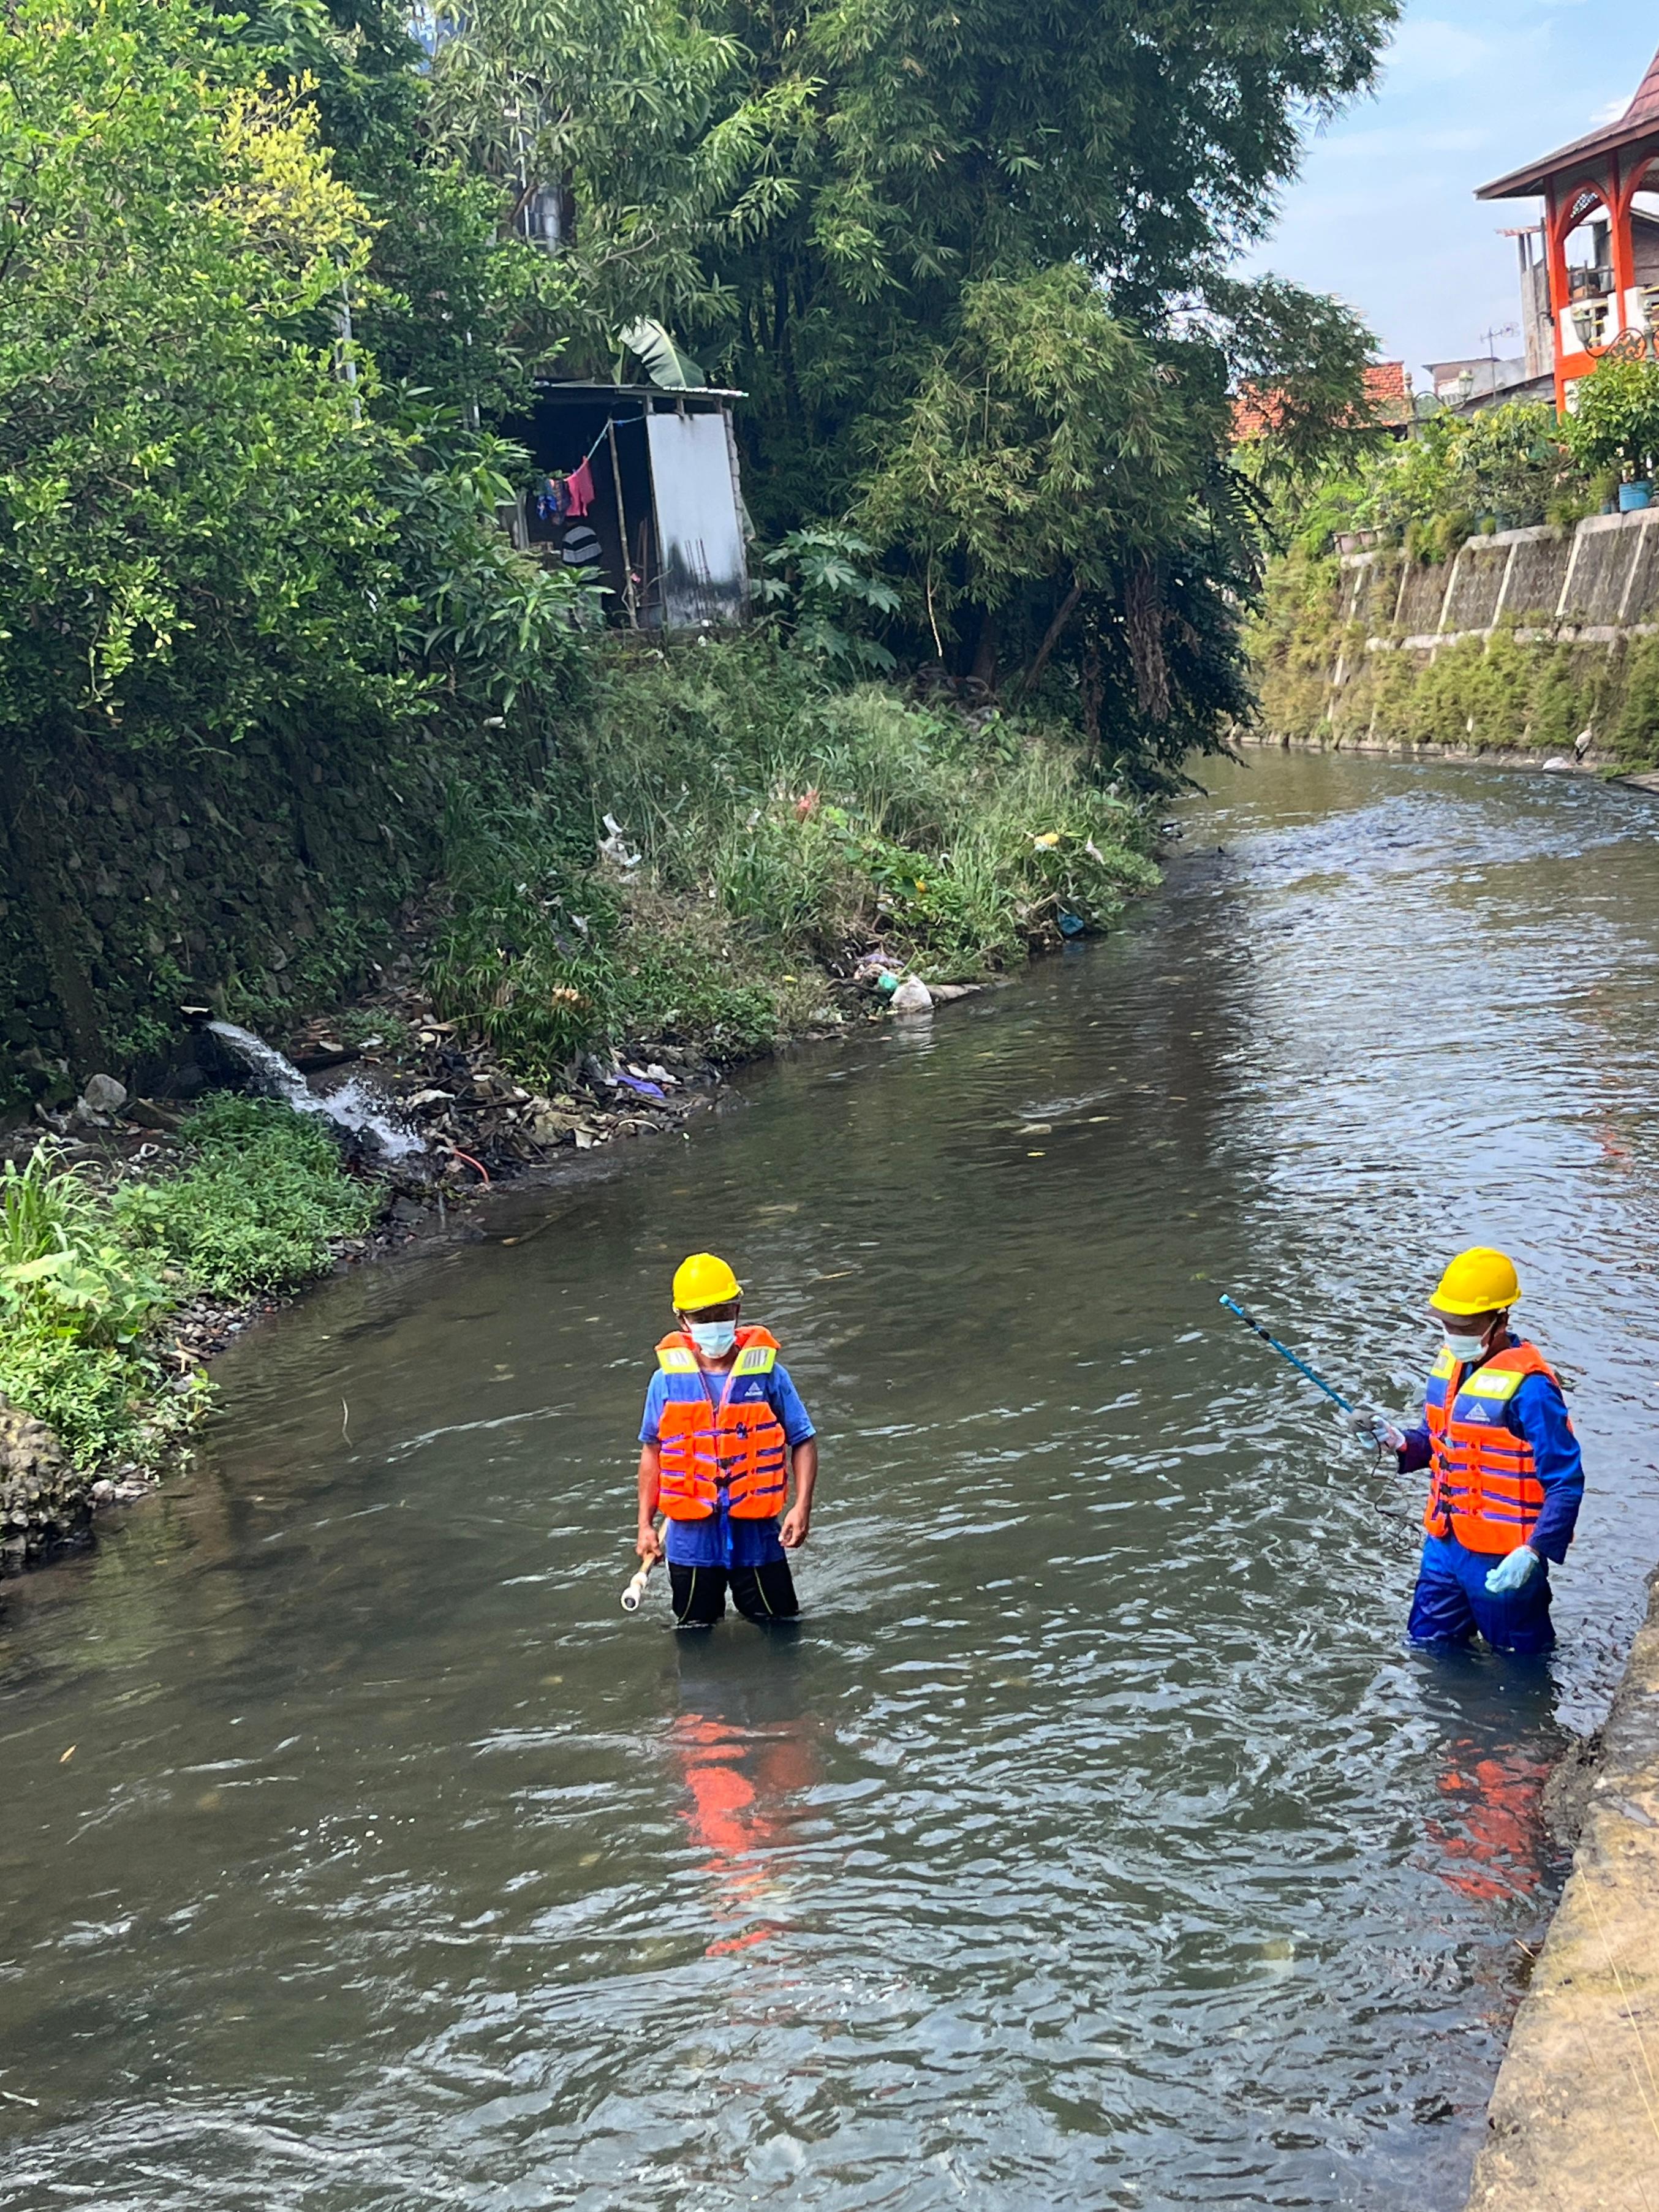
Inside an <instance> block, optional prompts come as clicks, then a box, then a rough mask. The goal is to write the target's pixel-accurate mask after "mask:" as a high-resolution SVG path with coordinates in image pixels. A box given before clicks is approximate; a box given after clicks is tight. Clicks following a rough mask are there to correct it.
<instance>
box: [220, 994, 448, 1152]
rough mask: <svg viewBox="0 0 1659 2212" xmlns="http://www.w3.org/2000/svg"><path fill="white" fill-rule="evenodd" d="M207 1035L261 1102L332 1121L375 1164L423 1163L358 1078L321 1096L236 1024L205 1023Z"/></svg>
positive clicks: (418, 1144) (411, 1140)
mask: <svg viewBox="0 0 1659 2212" xmlns="http://www.w3.org/2000/svg"><path fill="white" fill-rule="evenodd" d="M204 1028H205V1030H206V1031H207V1033H208V1035H209V1036H211V1037H214V1038H215V1039H216V1040H217V1042H218V1045H219V1048H220V1049H221V1051H222V1053H223V1054H224V1055H225V1057H226V1058H227V1059H228V1060H230V1061H231V1062H233V1063H234V1066H235V1067H236V1068H237V1070H238V1072H239V1073H240V1074H241V1075H242V1077H243V1078H244V1079H245V1080H246V1083H247V1085H248V1087H249V1089H250V1090H252V1091H257V1092H258V1095H259V1097H262V1098H274V1099H276V1100H278V1101H279V1102H280V1103H282V1104H283V1105H284V1106H291V1107H292V1108H293V1109H294V1110H295V1113H296V1114H319V1115H321V1116H322V1117H323V1119H324V1120H325V1121H330V1122H331V1123H332V1124H333V1125H334V1127H335V1128H336V1129H337V1131H338V1132H339V1133H340V1134H341V1136H342V1137H343V1139H345V1140H346V1143H347V1146H348V1149H349V1150H354V1151H357V1152H367V1153H368V1154H369V1155H370V1156H371V1157H372V1158H374V1160H375V1161H376V1162H377V1163H378V1164H381V1165H384V1166H386V1167H395V1166H400V1165H403V1164H405V1163H407V1162H409V1161H411V1160H416V1159H423V1158H425V1157H426V1146H425V1145H424V1144H423V1143H422V1140H421V1139H420V1138H419V1137H417V1136H416V1134H415V1132H414V1131H413V1130H412V1129H409V1128H405V1127H404V1126H403V1124H402V1123H401V1122H399V1121H395V1120H394V1119H393V1118H392V1114H391V1111H390V1109H388V1106H387V1103H386V1100H385V1099H384V1098H383V1097H381V1096H380V1093H379V1092H378V1091H375V1090H374V1088H373V1086H372V1085H369V1084H368V1083H365V1082H364V1081H363V1079H362V1077H361V1076H356V1075H354V1076H352V1077H350V1078H349V1079H348V1080H347V1081H346V1082H344V1083H343V1084H341V1085H340V1086H339V1088H338V1089H337V1090H335V1091H328V1092H326V1093H324V1094H321V1095H319V1093H318V1092H316V1091H313V1089H312V1088H311V1085H309V1084H308V1083H307V1081H306V1079H305V1078H304V1076H303V1075H301V1073H300V1071H299V1069H298V1068H297V1067H295V1065H294V1062H293V1061H292V1060H285V1059H284V1058H283V1054H281V1053H280V1052H278V1051H277V1050H276V1047H275V1046H274V1045H269V1044H267V1043H266V1042H265V1041H264V1038H263V1037H259V1036H254V1034H253V1032H252V1030H245V1029H242V1028H240V1027H239V1025H238V1024H236V1023H235V1022H208V1023H205V1024H204Z"/></svg>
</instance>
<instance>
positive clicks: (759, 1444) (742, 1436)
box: [657, 1328, 789, 1521]
mask: <svg viewBox="0 0 1659 2212" xmlns="http://www.w3.org/2000/svg"><path fill="white" fill-rule="evenodd" d="M777 1357H778V1340H777V1339H776V1337H775V1336H773V1335H771V1334H769V1332H768V1331H767V1330H765V1329H763V1328H740V1329H739V1330H738V1356H737V1358H735V1359H734V1360H733V1361H732V1364H731V1366H730V1367H729V1368H727V1369H726V1370H725V1371H724V1372H723V1373H722V1372H721V1371H720V1370H719V1369H715V1368H704V1367H700V1366H699V1365H698V1364H697V1355H696V1352H695V1351H694V1350H693V1349H692V1346H691V1342H690V1338H688V1337H684V1336H682V1335H680V1334H678V1331H677V1332H676V1333H675V1334H673V1335H672V1336H665V1337H664V1339H663V1340H662V1342H661V1343H660V1344H659V1346H657V1364H658V1366H659V1367H660V1368H661V1370H662V1371H663V1374H664V1375H665V1376H666V1377H667V1384H668V1389H667V1395H666V1397H665V1401H664V1404H663V1409H662V1415H661V1418H660V1419H659V1422H658V1424H657V1443H658V1449H659V1455H660V1464H661V1473H662V1484H661V1488H660V1491H659V1502H660V1504H661V1506H662V1510H663V1511H664V1512H665V1514H666V1515H667V1516H668V1518H669V1519H670V1520H671V1521H706V1520H708V1517H709V1516H710V1515H711V1514H712V1513H713V1512H714V1510H715V1508H716V1506H717V1505H718V1504H719V1503H720V1492H722V1490H723V1491H724V1492H725V1493H726V1510H727V1512H729V1513H730V1514H731V1516H732V1519H733V1520H734V1521H770V1520H771V1519H772V1518H773V1517H774V1516H775V1515H777V1514H779V1513H781V1512H782V1510H783V1508H784V1501H785V1498H786V1495H787V1490H788V1471H789V1443H788V1439H787V1437H786V1436H785V1435H784V1432H783V1424H782V1422H781V1421H780V1420H779V1419H778V1417H777V1415H776V1414H775V1413H774V1412H773V1411H772V1407H771V1403H770V1401H769V1399H768V1397H767V1395H766V1383H767V1377H768V1376H769V1375H770V1374H771V1372H772V1370H773V1368H774V1366H775V1364H776V1363H777Z"/></svg>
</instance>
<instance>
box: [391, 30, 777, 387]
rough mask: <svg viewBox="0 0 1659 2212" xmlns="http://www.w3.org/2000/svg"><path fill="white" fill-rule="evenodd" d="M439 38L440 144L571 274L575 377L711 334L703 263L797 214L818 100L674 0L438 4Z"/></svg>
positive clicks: (709, 275) (716, 294)
mask: <svg viewBox="0 0 1659 2212" xmlns="http://www.w3.org/2000/svg"><path fill="white" fill-rule="evenodd" d="M433 21H434V33H435V52H434V58H433V63H432V74H431V99H430V106H429V110H428V129H429V131H430V133H431V136H432V139H433V142H434V143H435V145H436V146H437V147H439V148H440V149H443V150H445V151H447V152H449V153H451V154H453V155H457V156H459V157H461V158H463V159H465V161H467V162H468V163H469V164H470V165H471V167H473V169H474V170H475V171H476V172H477V173H479V174H481V175H482V176H483V177H484V178H486V179H489V184H490V185H491V186H492V188H493V190H494V191H495V195H496V199H497V211H498V220H499V223H500V227H501V231H502V233H503V234H505V235H506V236H508V237H525V238H530V239H534V240H538V241H539V243H540V245H541V246H542V247H543V248H544V258H547V259H549V260H550V262H551V263H552V264H553V265H554V266H555V267H556V268H557V269H558V270H559V271H560V272H561V280H560V281H561V282H562V285H563V288H564V289H563V305H564V311H565V329H566V333H567V336H568V337H569V339H570V340H571V341H572V342H573V343H574V347H575V353H574V356H573V360H574V363H575V365H576V366H577V367H578V368H582V369H585V370H586V372H587V373H589V374H592V373H595V372H596V371H597V372H598V373H600V374H605V373H608V372H609V370H610V368H611V367H613V366H616V365H617V341H618V333H619V331H621V330H622V329H623V328H624V327H625V326H626V325H629V324H631V323H633V322H635V320H637V319H639V318H641V317H647V316H648V317H660V318H661V319H664V320H665V321H666V322H669V323H671V324H672V323H676V322H679V321H683V320H684V319H685V318H686V317H687V316H689V315H694V314H697V313H701V314H702V316H703V317H704V318H705V319H713V320H714V321H716V322H718V321H719V320H720V319H721V317H722V316H724V315H725V314H726V313H727V312H728V303H727V302H726V300H725V298H724V295H723V289H722V283H721V280H720V276H719V274H718V271H716V270H713V269H712V268H711V266H709V265H708V254H709V253H710V252H711V250H713V249H715V248H718V247H719V246H721V245H726V246H732V245H740V244H742V243H743V242H744V240H748V239H750V238H753V237H755V236H757V235H758V234H760V233H761V232H762V231H763V229H764V228H766V227H767V226H768V224H769V222H771V221H772V220H773V219H774V218H775V216H777V214H778V213H779V212H780V211H781V210H782V209H784V208H785V207H787V205H789V204H792V202H793V198H794V197H795V195H794V188H793V185H791V184H790V183H789V182H788V180H787V178H786V177H785V176H784V175H783V174H782V173H781V163H780V146H781V143H782V142H784V141H786V140H787V137H788V136H789V134H790V133H791V132H792V131H793V130H794V129H796V128H797V127H799V120H800V118H801V116H802V114H803V112H804V111H805V107H806V106H807V105H808V103H809V101H810V98H811V85H810V83H809V82H806V81H805V80H803V79H801V78H799V76H795V75H793V73H792V74H788V75H786V76H783V77H782V78H781V79H779V80H778V81H776V82H770V83H757V82H753V81H752V80H751V78H750V65H751V57H750V55H749V54H748V53H747V52H746V51H745V49H744V47H743V46H742V45H741V44H740V42H739V40H738V36H737V35H736V33H735V32H734V31H733V30H732V29H730V28H725V29H722V28H720V27H715V26H714V25H711V24H710V23H709V22H708V21H706V20H704V19H703V17H702V15H700V14H699V12H698V11H696V10H695V9H682V8H681V7H679V6H678V5H676V4H673V0H467V4H466V5H465V6H464V7H463V6H460V5H459V4H453V0H441V4H440V5H439V6H438V7H437V8H436V9H435V14H434V18H433Z"/></svg>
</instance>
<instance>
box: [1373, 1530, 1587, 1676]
mask: <svg viewBox="0 0 1659 2212" xmlns="http://www.w3.org/2000/svg"><path fill="white" fill-rule="evenodd" d="M1493 1564H1494V1562H1493V1559H1492V1557H1491V1556H1489V1555H1488V1554H1487V1553H1484V1552H1471V1551H1468V1550H1466V1549H1465V1547H1463V1546H1462V1544H1460V1543H1459V1542H1458V1541H1457V1540H1456V1538H1455V1536H1430V1537H1428V1538H1426V1539H1425V1542H1424V1546H1423V1559H1422V1565H1420V1567H1419V1570H1418V1577H1417V1588H1416V1589H1415V1590H1414V1591H1413V1594H1412V1610H1411V1619H1410V1620H1409V1621H1408V1622H1407V1628H1406V1634H1407V1638H1409V1640H1410V1641H1411V1642H1412V1643H1413V1644H1440V1645H1443V1646H1445V1645H1463V1644H1468V1643H1469V1642H1471V1641H1472V1639H1473V1638H1474V1634H1475V1632H1476V1631H1477V1630H1478V1631H1479V1632H1480V1635H1481V1636H1482V1637H1484V1638H1485V1639H1486V1642H1487V1643H1488V1644H1491V1646H1492V1649H1493V1650H1494V1651H1505V1652H1510V1653H1512V1654H1514V1655H1516V1656H1530V1655H1535V1654H1538V1653H1541V1652H1545V1651H1548V1650H1551V1649H1552V1648H1553V1645H1554V1643H1555V1631H1554V1629H1553V1627H1552V1626H1551V1625H1550V1584H1549V1575H1548V1572H1547V1571H1545V1572H1543V1573H1541V1574H1539V1575H1535V1576H1534V1577H1533V1579H1532V1580H1531V1582H1529V1583H1524V1584H1523V1585H1522V1588H1521V1589H1518V1590H1512V1591H1510V1592H1509V1593H1508V1594H1507V1595H1501V1596H1494V1595H1493V1594H1492V1592H1491V1591H1490V1590H1488V1589H1487V1588H1486V1577H1487V1575H1488V1573H1489V1572H1490V1571H1491V1570H1492V1565H1493Z"/></svg>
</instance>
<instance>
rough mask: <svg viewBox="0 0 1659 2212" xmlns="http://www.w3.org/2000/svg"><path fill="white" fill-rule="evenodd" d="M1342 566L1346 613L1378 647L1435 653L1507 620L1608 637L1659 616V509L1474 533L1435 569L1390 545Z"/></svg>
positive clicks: (1345, 559)
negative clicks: (1571, 524)
mask: <svg viewBox="0 0 1659 2212" xmlns="http://www.w3.org/2000/svg"><path fill="white" fill-rule="evenodd" d="M1342 566H1343V568H1344V570H1345V571H1346V576H1345V589H1344V592H1343V606H1342V620H1343V621H1344V622H1345V623H1364V625H1365V627H1366V629H1367V630H1368V631H1370V633H1371V635H1370V638H1369V640H1368V643H1369V646H1370V650H1372V651H1373V652H1378V651H1383V650H1386V649H1389V648H1391V647H1395V646H1399V645H1403V646H1404V647H1405V648H1406V649H1407V651H1408V652H1414V653H1429V654H1430V655H1433V654H1434V653H1437V652H1439V651H1440V650H1441V649H1442V648H1443V647H1446V646H1449V645H1455V644H1458V643H1459V642H1461V641H1462V640H1464V639H1467V638H1473V637H1490V636H1491V635H1492V633H1493V631H1494V630H1495V629H1498V626H1499V624H1500V623H1502V624H1507V625H1509V626H1510V627H1515V626H1516V625H1519V627H1520V629H1521V630H1522V634H1523V635H1525V634H1527V633H1528V631H1536V630H1545V629H1547V630H1549V631H1551V632H1553V633H1556V634H1559V633H1561V632H1563V631H1565V632H1566V633H1567V634H1569V635H1573V636H1576V637H1577V638H1580V639H1583V640H1584V641H1589V642H1594V641H1610V640H1611V639H1612V637H1613V635H1614V634H1615V633H1617V632H1620V631H1622V630H1628V629H1645V628H1647V627H1649V626H1650V625H1651V624H1652V623H1655V621H1656V620H1659V507H1649V508H1646V509H1644V510H1643V511H1642V512H1641V513H1636V514H1593V515H1589V516H1588V517H1587V518H1586V519H1585V520H1583V522H1581V523H1580V524H1579V525H1578V526H1577V528H1576V529H1575V530H1572V531H1565V530H1553V529H1550V528H1548V527H1547V526H1544V527H1541V528H1539V529H1536V530H1500V531H1498V532H1497V533H1496V534H1495V535H1494V536H1492V537H1488V538H1469V539H1468V540H1467V541H1466V543H1465V544H1462V545H1461V546H1460V547H1459V548H1458V550H1457V551H1456V553H1455V555H1454V556H1453V557H1452V558H1451V559H1450V560H1449V561H1448V562H1443V563H1442V564H1440V565H1439V566H1437V567H1434V568H1425V567H1424V566H1422V565H1420V564H1419V563H1417V562H1405V561H1403V560H1402V558H1401V556H1400V555H1399V554H1398V553H1395V552H1388V551H1380V552H1370V553H1345V554H1344V555H1343V556H1342ZM1390 633H1392V634H1390ZM1402 633H1403V635H1402Z"/></svg>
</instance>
